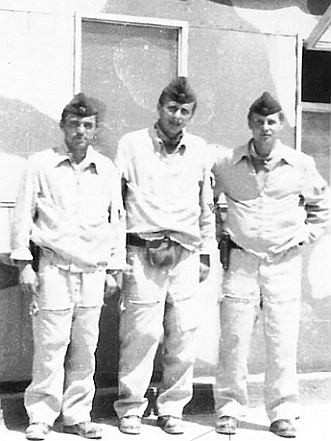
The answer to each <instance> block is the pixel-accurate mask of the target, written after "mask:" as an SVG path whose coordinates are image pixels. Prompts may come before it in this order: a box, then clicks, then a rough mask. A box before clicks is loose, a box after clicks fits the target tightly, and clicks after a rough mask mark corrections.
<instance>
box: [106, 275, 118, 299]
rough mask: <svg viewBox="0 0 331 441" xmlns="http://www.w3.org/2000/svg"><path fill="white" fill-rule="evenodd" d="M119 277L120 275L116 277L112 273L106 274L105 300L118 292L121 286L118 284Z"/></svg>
mask: <svg viewBox="0 0 331 441" xmlns="http://www.w3.org/2000/svg"><path fill="white" fill-rule="evenodd" d="M118 276H119V273H117V274H116V275H113V274H111V273H107V274H106V279H105V298H106V299H108V298H109V297H111V296H113V295H114V294H116V292H117V290H118V289H119V284H118V279H117V278H118Z"/></svg>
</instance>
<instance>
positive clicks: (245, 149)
mask: <svg viewBox="0 0 331 441" xmlns="http://www.w3.org/2000/svg"><path fill="white" fill-rule="evenodd" d="M252 141H253V140H252V139H251V140H250V141H249V142H248V143H247V144H245V145H243V146H240V147H239V148H238V149H236V151H235V152H234V162H235V163H236V164H237V163H238V162H240V161H241V160H242V159H243V158H247V159H248V160H249V161H250V160H251V143H252ZM270 159H271V160H272V162H280V161H282V160H283V161H285V162H286V163H288V164H290V165H294V164H295V159H294V150H293V151H292V149H289V148H286V147H285V145H284V144H283V143H282V142H281V141H280V140H279V139H277V141H276V145H275V147H274V149H273V150H272V154H271V158H270Z"/></svg>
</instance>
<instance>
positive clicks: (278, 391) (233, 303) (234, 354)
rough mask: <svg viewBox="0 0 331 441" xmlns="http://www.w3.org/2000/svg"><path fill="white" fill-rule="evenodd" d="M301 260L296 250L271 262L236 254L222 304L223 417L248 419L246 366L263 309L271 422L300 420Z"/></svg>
mask: <svg viewBox="0 0 331 441" xmlns="http://www.w3.org/2000/svg"><path fill="white" fill-rule="evenodd" d="M301 273H302V255H301V251H300V247H294V248H291V249H289V250H287V251H284V252H282V253H279V254H277V255H275V256H274V257H273V258H272V259H270V261H269V260H266V259H262V258H259V257H257V256H255V255H253V254H251V253H248V252H246V251H244V250H242V249H232V250H231V256H230V267H229V269H228V271H226V272H224V278H223V295H224V297H223V299H222V302H221V305H220V322H221V340H220V348H219V363H218V369H217V376H216V384H215V390H214V397H215V410H216V414H217V415H218V416H223V415H227V416H232V417H235V418H237V419H240V418H242V417H243V416H245V407H246V406H247V404H248V394H247V383H246V380H247V374H248V371H247V361H248V356H249V348H250V342H251V337H252V332H253V328H254V323H255V322H256V318H257V314H258V310H259V307H260V305H261V304H262V313H261V316H262V320H263V330H264V339H265V347H266V371H265V381H264V399H265V407H266V411H267V414H268V417H269V419H270V421H271V422H273V421H275V420H278V419H283V418H284V419H295V418H297V417H298V409H297V400H298V384H297V377H296V353H297V342H298V332H299V318H300V294H301Z"/></svg>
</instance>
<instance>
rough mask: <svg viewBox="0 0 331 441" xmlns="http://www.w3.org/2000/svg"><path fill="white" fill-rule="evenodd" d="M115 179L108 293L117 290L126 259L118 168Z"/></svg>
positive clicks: (123, 213)
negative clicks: (112, 243)
mask: <svg viewBox="0 0 331 441" xmlns="http://www.w3.org/2000/svg"><path fill="white" fill-rule="evenodd" d="M113 181H114V182H113V189H114V190H113V197H112V201H111V204H110V208H109V222H110V223H111V224H112V227H113V240H114V247H113V253H112V255H111V257H110V261H109V264H108V268H107V270H106V295H111V294H113V293H114V292H116V291H117V288H118V285H119V279H120V277H121V273H122V270H123V269H124V268H125V260H126V248H125V247H126V228H125V211H124V207H123V202H122V191H121V179H120V175H119V172H118V170H117V169H116V171H115V176H114V180H113Z"/></svg>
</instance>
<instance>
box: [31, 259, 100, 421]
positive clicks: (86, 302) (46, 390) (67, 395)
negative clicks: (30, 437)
mask: <svg viewBox="0 0 331 441" xmlns="http://www.w3.org/2000/svg"><path fill="white" fill-rule="evenodd" d="M104 284H105V271H104V269H103V270H101V269H100V270H97V271H95V272H90V273H82V272H72V271H70V269H63V268H59V267H58V266H56V265H54V263H53V262H52V259H51V257H50V256H47V255H44V256H42V258H41V262H40V269H39V293H38V296H36V297H35V298H34V299H33V302H32V304H31V314H32V320H33V338H34V357H33V372H32V382H31V384H30V385H29V386H28V388H27V389H26V391H25V397H24V401H25V408H26V410H27V413H28V416H29V420H30V423H35V422H43V423H46V424H49V425H53V423H54V421H55V419H56V418H57V417H58V416H59V415H60V414H61V413H62V416H63V423H64V424H66V425H73V424H77V423H79V422H83V421H90V412H91V410H92V402H93V398H94V393H95V384H94V371H95V355H94V354H95V350H96V346H97V342H98V336H99V318H100V312H101V305H102V303H103V295H104Z"/></svg>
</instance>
